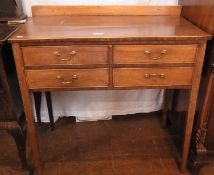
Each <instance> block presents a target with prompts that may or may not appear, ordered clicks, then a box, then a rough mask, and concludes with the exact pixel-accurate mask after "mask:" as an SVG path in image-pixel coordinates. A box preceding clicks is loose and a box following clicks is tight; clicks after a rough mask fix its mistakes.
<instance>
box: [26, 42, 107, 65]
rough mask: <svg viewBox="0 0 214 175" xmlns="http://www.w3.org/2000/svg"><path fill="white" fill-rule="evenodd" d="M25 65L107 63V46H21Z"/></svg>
mask: <svg viewBox="0 0 214 175" xmlns="http://www.w3.org/2000/svg"><path fill="white" fill-rule="evenodd" d="M22 53H23V59H24V64H25V65H64V64H65V65H84V64H107V63H108V47H107V46H103V45H101V46H96V45H94V46H83V45H78V46H77V45H74V46H47V47H23V48H22Z"/></svg>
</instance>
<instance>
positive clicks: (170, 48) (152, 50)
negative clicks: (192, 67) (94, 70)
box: [114, 45, 197, 64]
mask: <svg viewBox="0 0 214 175" xmlns="http://www.w3.org/2000/svg"><path fill="white" fill-rule="evenodd" d="M196 50H197V45H126V46H125V45H118V46H115V47H114V63H116V64H146V63H150V64H151V63H154V64H155V63H193V62H194V60H195V55H196Z"/></svg>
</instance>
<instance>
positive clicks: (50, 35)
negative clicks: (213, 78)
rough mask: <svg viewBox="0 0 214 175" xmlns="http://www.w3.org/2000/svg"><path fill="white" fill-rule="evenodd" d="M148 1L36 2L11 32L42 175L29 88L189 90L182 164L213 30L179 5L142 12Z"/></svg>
mask: <svg viewBox="0 0 214 175" xmlns="http://www.w3.org/2000/svg"><path fill="white" fill-rule="evenodd" d="M146 8H148V7H145V6H137V7H135V6H134V7H133V6H129V7H127V6H126V7H121V6H120V7H119V6H112V7H109V6H108V7H105V6H103V7H97V6H94V7H93V6H88V7H86V6H84V7H81V6H74V7H63V6H61V7H41V8H39V7H38V6H36V7H35V8H33V15H34V16H36V17H33V18H30V19H28V21H27V23H26V24H25V25H23V27H22V28H21V29H20V30H19V31H17V32H16V33H15V34H14V35H13V36H12V37H11V38H10V41H11V42H12V45H13V52H14V56H15V62H16V67H17V72H18V77H19V83H20V86H21V92H22V99H23V102H24V108H25V113H26V116H27V119H28V120H27V121H28V123H27V124H28V125H27V126H28V133H29V136H30V143H31V149H32V153H33V158H34V168H35V172H36V174H39V175H40V174H42V164H41V158H40V149H39V143H38V138H37V133H36V129H35V123H34V117H33V111H32V104H31V98H30V93H31V92H36V91H44V92H46V91H51V92H52V91H66V90H88V89H96V90H100V89H106V90H109V89H115V90H117V89H146V88H165V89H188V90H189V104H188V111H187V116H186V125H185V127H184V130H185V133H184V143H183V149H182V152H181V155H180V157H179V160H180V169H181V172H184V171H185V168H186V165H187V160H188V153H189V145H190V139H191V134H192V126H193V121H194V114H195V107H196V99H197V96H198V88H199V81H200V76H201V71H202V65H203V60H204V52H205V47H206V41H207V39H209V38H210V35H208V34H207V33H205V32H203V31H202V30H200V29H198V28H197V27H196V26H194V25H193V24H191V23H190V22H188V21H186V20H185V19H183V18H182V17H180V16H179V15H180V13H179V10H178V9H177V10H176V8H175V9H174V10H171V11H170V10H169V9H170V8H171V7H149V10H150V11H149V14H151V12H153V13H154V12H157V11H159V16H157V14H155V15H156V16H145V13H146V14H147V15H148V9H147V10H146ZM153 8H154V9H153ZM177 8H180V7H177ZM84 9H87V10H84ZM157 9H158V10H157ZM162 10H163V11H162ZM81 12H82V14H81ZM163 12H170V13H169V14H167V15H166V14H165V15H163ZM172 12H173V15H172ZM86 13H88V15H87V14H86ZM115 13H116V14H115ZM60 14H61V15H62V16H61V15H60ZM63 14H67V16H63ZM69 14H70V15H69ZM92 14H93V15H92ZM52 15H54V16H52ZM53 26H54V27H53Z"/></svg>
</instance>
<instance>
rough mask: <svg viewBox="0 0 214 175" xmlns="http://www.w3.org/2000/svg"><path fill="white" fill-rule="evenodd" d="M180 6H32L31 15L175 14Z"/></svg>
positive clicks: (177, 13)
mask: <svg viewBox="0 0 214 175" xmlns="http://www.w3.org/2000/svg"><path fill="white" fill-rule="evenodd" d="M180 13H181V6H140V5H136V6H130V5H128V6H122V5H120V6H119V5H118V6H87V5H84V6H58V5H57V6H54V5H52V6H50V5H49V6H47V5H37V6H32V15H33V16H53V15H54V16H57V15H176V16H179V15H180Z"/></svg>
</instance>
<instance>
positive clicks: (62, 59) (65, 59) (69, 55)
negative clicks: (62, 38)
mask: <svg viewBox="0 0 214 175" xmlns="http://www.w3.org/2000/svg"><path fill="white" fill-rule="evenodd" d="M53 54H54V55H55V56H56V57H57V58H58V59H59V60H60V61H71V60H72V57H73V56H75V55H76V54H77V52H76V51H74V50H73V51H71V52H69V53H68V58H60V57H61V54H60V52H59V51H54V52H53Z"/></svg>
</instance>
